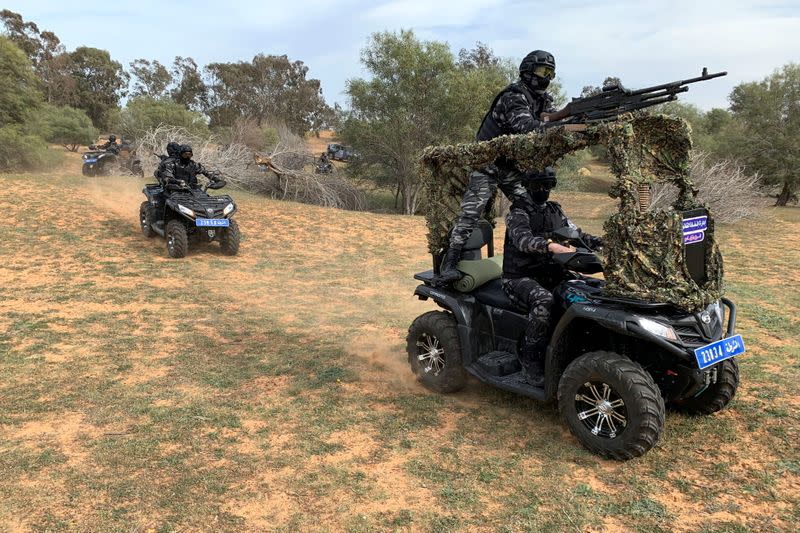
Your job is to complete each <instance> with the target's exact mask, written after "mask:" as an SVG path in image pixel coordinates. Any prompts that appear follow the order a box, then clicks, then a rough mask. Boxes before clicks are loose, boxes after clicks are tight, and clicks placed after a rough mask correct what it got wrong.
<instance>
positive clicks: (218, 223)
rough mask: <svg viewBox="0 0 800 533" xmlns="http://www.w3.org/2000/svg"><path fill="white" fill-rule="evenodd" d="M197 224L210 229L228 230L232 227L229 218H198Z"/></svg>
mask: <svg viewBox="0 0 800 533" xmlns="http://www.w3.org/2000/svg"><path fill="white" fill-rule="evenodd" d="M195 224H197V225H198V226H204V227H209V228H227V227H228V226H230V225H231V221H230V220H228V219H227V218H198V219H196V220H195Z"/></svg>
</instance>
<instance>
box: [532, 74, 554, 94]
mask: <svg viewBox="0 0 800 533" xmlns="http://www.w3.org/2000/svg"><path fill="white" fill-rule="evenodd" d="M533 80H534V83H535V84H536V88H537V89H539V90H540V91H544V90H545V89H547V86H548V85H550V79H549V78H542V77H540V76H533Z"/></svg>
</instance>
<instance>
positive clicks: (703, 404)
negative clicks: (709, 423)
mask: <svg viewBox="0 0 800 533" xmlns="http://www.w3.org/2000/svg"><path fill="white" fill-rule="evenodd" d="M711 371H712V372H716V374H717V375H716V382H715V383H713V384H711V385H709V386H708V388H706V390H704V391H703V392H701V393H700V394H698V395H697V396H693V397H691V398H684V399H682V400H676V401H674V402H672V405H673V406H674V407H675V408H676V409H677V410H679V411H683V412H684V413H687V414H690V415H710V414H713V413H716V412H717V411H722V410H723V409H724V408H725V406H726V405H728V404H729V403H730V401H731V400H732V399H733V397H734V396H735V395H736V389H737V388H739V365H738V364H737V363H736V359H727V360H725V361H722V362H721V363H719V364H717V365H716V366H715V367H713V368H712V369H711Z"/></svg>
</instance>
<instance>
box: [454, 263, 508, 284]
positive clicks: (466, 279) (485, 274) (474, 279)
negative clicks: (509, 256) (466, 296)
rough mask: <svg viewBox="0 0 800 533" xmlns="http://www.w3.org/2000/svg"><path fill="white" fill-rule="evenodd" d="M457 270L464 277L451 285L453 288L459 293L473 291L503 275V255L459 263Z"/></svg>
mask: <svg viewBox="0 0 800 533" xmlns="http://www.w3.org/2000/svg"><path fill="white" fill-rule="evenodd" d="M457 268H458V270H460V271H461V272H462V273H463V274H464V275H463V276H462V277H461V279H460V280H458V281H456V282H454V283H453V288H454V289H455V290H457V291H459V292H470V291H474V290H475V289H477V288H478V287H480V286H481V285H484V284H486V283H489V282H490V281H492V280H494V279H498V278H499V277H500V276H502V275H503V255H502V254H500V255H495V256H493V257H489V258H487V259H477V260H473V261H461V262H459V263H458V267H457Z"/></svg>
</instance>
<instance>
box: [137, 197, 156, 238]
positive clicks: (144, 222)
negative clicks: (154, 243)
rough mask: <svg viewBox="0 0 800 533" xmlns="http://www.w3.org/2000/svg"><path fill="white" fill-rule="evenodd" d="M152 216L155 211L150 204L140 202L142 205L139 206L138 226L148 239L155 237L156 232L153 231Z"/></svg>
mask: <svg viewBox="0 0 800 533" xmlns="http://www.w3.org/2000/svg"><path fill="white" fill-rule="evenodd" d="M154 216H155V209H153V206H152V205H151V204H150V202H142V205H140V206H139V224H140V225H141V226H142V233H143V234H144V236H145V237H147V238H148V239H152V238H153V237H155V236H156V232H155V230H153V218H154Z"/></svg>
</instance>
